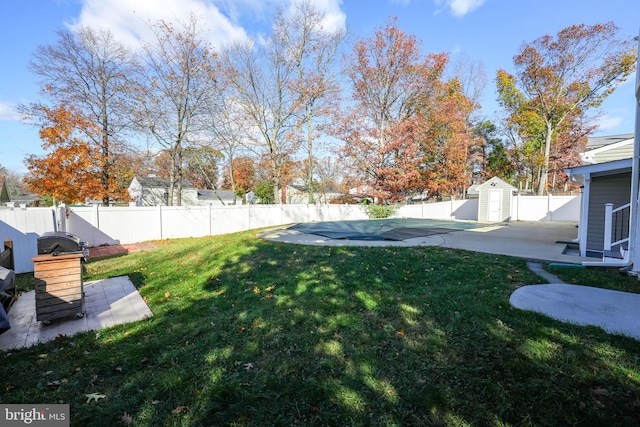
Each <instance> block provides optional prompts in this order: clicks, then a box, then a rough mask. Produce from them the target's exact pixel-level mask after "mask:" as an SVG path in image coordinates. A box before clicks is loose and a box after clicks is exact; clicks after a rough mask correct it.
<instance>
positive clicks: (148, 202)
mask: <svg viewBox="0 0 640 427" xmlns="http://www.w3.org/2000/svg"><path fill="white" fill-rule="evenodd" d="M175 190H176V189H174V192H175ZM129 195H130V196H131V198H132V199H133V200H134V202H135V205H136V206H166V205H168V203H167V201H168V200H169V179H168V178H158V177H155V176H148V177H144V178H138V177H134V178H133V180H132V181H131V184H130V185H129ZM177 197H178V196H177V193H174V195H173V200H174V203H173V204H174V206H175V204H176V201H177ZM236 199H237V200H241V199H240V198H236ZM233 204H234V197H233V192H231V191H229V190H198V189H197V188H196V187H194V186H193V185H191V184H190V183H189V182H188V181H183V182H182V206H206V205H214V206H225V205H233Z"/></svg>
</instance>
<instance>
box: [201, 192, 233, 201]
mask: <svg viewBox="0 0 640 427" xmlns="http://www.w3.org/2000/svg"><path fill="white" fill-rule="evenodd" d="M233 198H234V194H233V191H231V190H198V200H203V201H204V200H220V199H222V200H223V201H233Z"/></svg>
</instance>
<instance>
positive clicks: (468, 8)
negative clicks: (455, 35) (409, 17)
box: [434, 0, 485, 16]
mask: <svg viewBox="0 0 640 427" xmlns="http://www.w3.org/2000/svg"><path fill="white" fill-rule="evenodd" d="M434 1H435V3H436V5H437V6H438V7H443V8H446V9H449V11H450V12H451V14H452V15H453V16H464V15H466V14H467V13H471V12H473V11H474V10H476V9H477V8H479V7H480V6H482V5H483V4H484V2H485V0H434Z"/></svg>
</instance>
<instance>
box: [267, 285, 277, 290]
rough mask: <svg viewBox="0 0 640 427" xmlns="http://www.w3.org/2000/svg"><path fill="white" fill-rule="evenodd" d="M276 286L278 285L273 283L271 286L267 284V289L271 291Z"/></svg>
mask: <svg viewBox="0 0 640 427" xmlns="http://www.w3.org/2000/svg"><path fill="white" fill-rule="evenodd" d="M275 288H276V285H271V286H267V291H268V292H271V291H272V290H274V289H275Z"/></svg>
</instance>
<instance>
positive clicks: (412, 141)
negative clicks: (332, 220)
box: [336, 19, 473, 201]
mask: <svg viewBox="0 0 640 427" xmlns="http://www.w3.org/2000/svg"><path fill="white" fill-rule="evenodd" d="M347 60H348V62H349V66H348V68H347V74H348V77H349V80H350V83H351V85H352V88H353V89H352V92H353V93H352V97H353V103H352V104H351V105H350V106H349V107H348V108H346V109H345V110H344V111H341V112H340V117H338V118H337V119H336V122H337V124H338V125H337V127H336V136H337V137H339V138H340V139H342V140H343V141H344V142H345V144H344V146H343V147H342V148H341V150H340V153H341V156H342V157H343V158H346V159H348V160H349V161H350V162H352V164H353V165H354V167H355V169H356V170H358V171H360V172H361V173H362V177H363V179H364V182H365V183H366V184H367V185H368V186H369V187H370V188H371V189H372V191H373V192H374V194H373V195H374V196H376V197H377V199H378V200H379V201H382V200H397V199H401V198H404V197H407V196H408V195H410V194H411V193H413V192H421V191H426V190H429V191H431V192H435V193H440V192H446V193H449V194H451V193H452V192H454V191H456V189H457V188H460V187H462V186H463V184H464V183H465V182H466V181H467V175H468V174H467V171H466V162H467V156H468V138H469V136H468V132H467V118H468V115H469V113H470V111H471V109H472V108H473V103H472V102H471V101H469V100H468V98H466V97H465V96H464V94H463V93H462V90H461V89H462V88H461V86H460V83H459V81H458V80H457V79H452V80H449V81H445V80H444V78H443V73H444V69H445V66H446V64H447V61H448V57H447V55H446V54H442V53H441V54H430V55H426V56H423V55H422V54H421V53H420V44H419V42H418V41H417V40H416V38H415V37H414V36H410V35H406V34H405V33H403V32H402V31H401V30H400V29H399V28H398V27H397V25H396V21H395V19H392V20H390V21H389V23H388V24H387V26H386V27H385V28H384V29H380V30H377V31H376V33H375V35H374V36H373V37H372V38H369V39H366V40H359V41H358V42H356V43H355V45H354V48H353V52H352V54H351V55H350V56H349V57H348V58H347Z"/></svg>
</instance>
